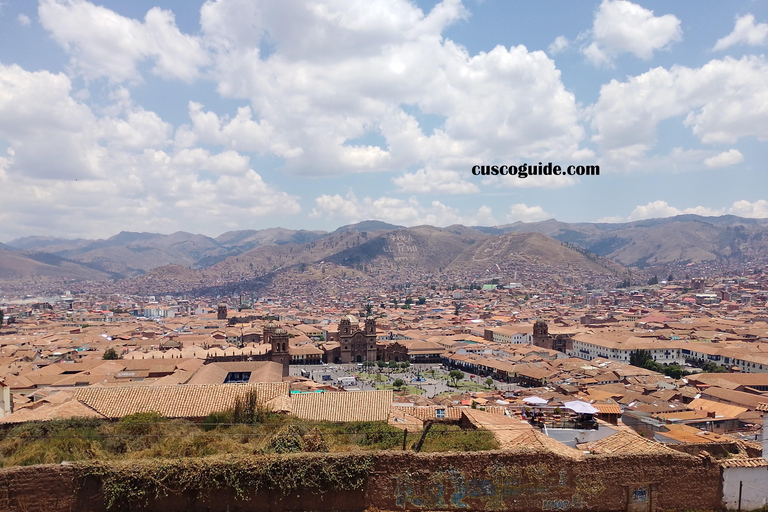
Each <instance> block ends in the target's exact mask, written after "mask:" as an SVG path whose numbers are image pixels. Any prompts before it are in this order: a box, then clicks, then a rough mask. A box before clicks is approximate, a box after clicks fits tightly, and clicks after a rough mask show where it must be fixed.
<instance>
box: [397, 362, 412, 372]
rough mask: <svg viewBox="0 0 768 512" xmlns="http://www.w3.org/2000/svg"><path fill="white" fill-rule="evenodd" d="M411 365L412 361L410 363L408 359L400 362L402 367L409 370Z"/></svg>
mask: <svg viewBox="0 0 768 512" xmlns="http://www.w3.org/2000/svg"><path fill="white" fill-rule="evenodd" d="M410 367H411V363H409V362H408V361H403V362H402V363H400V368H402V369H403V370H407V369H408V368H410Z"/></svg>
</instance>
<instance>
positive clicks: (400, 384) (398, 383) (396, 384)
mask: <svg viewBox="0 0 768 512" xmlns="http://www.w3.org/2000/svg"><path fill="white" fill-rule="evenodd" d="M392 385H393V386H394V387H395V388H397V389H398V390H399V389H400V388H402V387H403V386H405V381H404V380H403V379H395V382H393V383H392Z"/></svg>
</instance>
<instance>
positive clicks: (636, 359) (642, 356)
mask: <svg viewBox="0 0 768 512" xmlns="http://www.w3.org/2000/svg"><path fill="white" fill-rule="evenodd" d="M652 362H653V356H651V352H650V351H648V350H643V349H638V350H633V351H632V352H630V353H629V364H631V365H632V366H637V367H639V368H647V367H648V363H652Z"/></svg>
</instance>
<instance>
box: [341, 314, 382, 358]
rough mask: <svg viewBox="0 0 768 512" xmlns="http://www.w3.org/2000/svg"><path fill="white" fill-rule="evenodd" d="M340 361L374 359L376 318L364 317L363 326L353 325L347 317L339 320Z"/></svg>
mask: <svg viewBox="0 0 768 512" xmlns="http://www.w3.org/2000/svg"><path fill="white" fill-rule="evenodd" d="M339 345H340V350H339V352H340V357H339V362H340V363H362V362H363V361H376V320H375V319H373V318H366V320H365V327H364V328H363V329H360V327H359V326H358V324H357V323H355V325H354V327H353V326H352V322H351V321H350V319H349V317H344V318H342V319H341V321H340V322H339Z"/></svg>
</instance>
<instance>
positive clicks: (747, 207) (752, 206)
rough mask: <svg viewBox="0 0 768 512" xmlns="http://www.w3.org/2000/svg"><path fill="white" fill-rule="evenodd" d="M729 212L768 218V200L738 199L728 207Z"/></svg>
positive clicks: (742, 215) (740, 215)
mask: <svg viewBox="0 0 768 512" xmlns="http://www.w3.org/2000/svg"><path fill="white" fill-rule="evenodd" d="M728 213H731V214H733V215H738V216H739V217H751V218H757V219H766V218H768V201H766V200H765V199H759V200H757V201H755V202H754V203H750V202H749V201H745V200H742V201H736V202H735V203H733V206H731V207H730V208H729V209H728Z"/></svg>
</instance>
